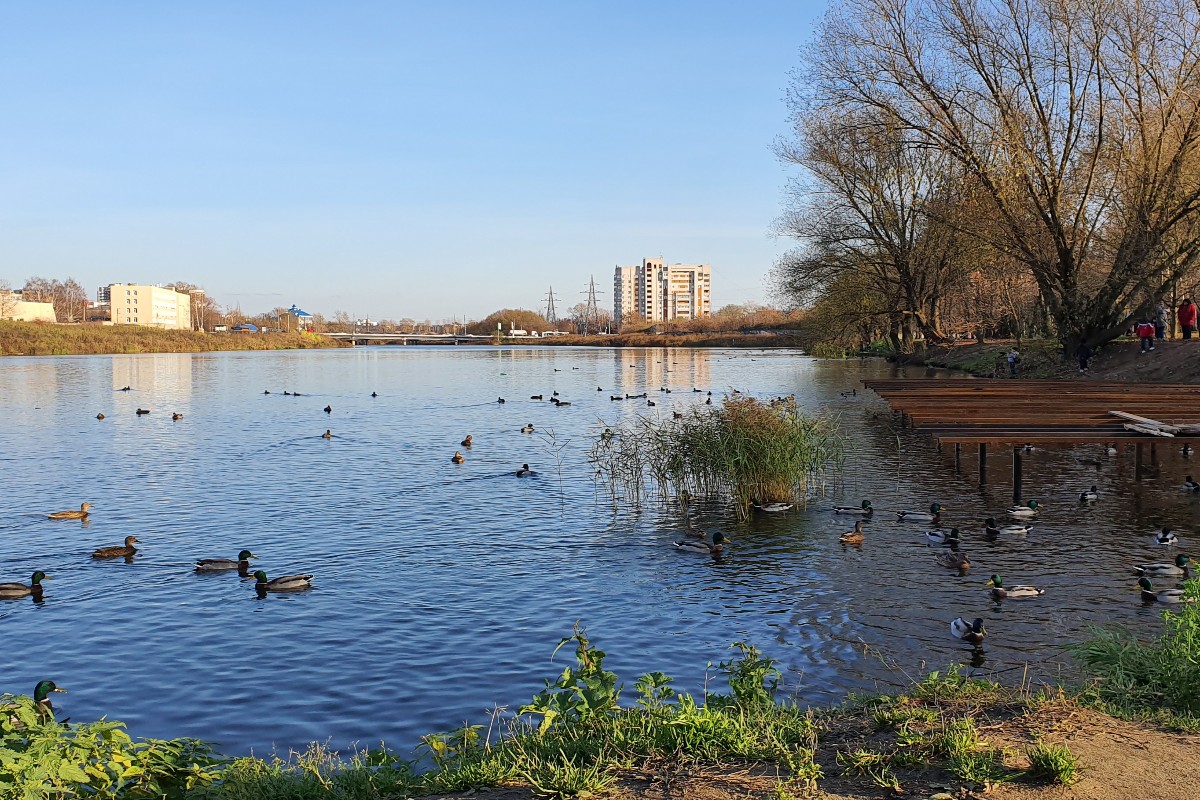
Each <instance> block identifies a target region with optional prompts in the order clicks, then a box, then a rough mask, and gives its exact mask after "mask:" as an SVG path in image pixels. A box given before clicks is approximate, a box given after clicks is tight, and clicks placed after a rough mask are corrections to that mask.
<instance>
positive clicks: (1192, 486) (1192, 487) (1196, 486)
mask: <svg viewBox="0 0 1200 800" xmlns="http://www.w3.org/2000/svg"><path fill="white" fill-rule="evenodd" d="M1183 488H1184V490H1185V491H1188V492H1200V483H1196V481H1194V480H1193V479H1192V476H1191V475H1188V476H1187V480H1186V481H1184V482H1183Z"/></svg>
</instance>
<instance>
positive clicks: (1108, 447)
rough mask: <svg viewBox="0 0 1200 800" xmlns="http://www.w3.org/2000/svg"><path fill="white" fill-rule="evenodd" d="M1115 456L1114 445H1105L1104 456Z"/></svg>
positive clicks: (1115, 448) (1115, 447)
mask: <svg viewBox="0 0 1200 800" xmlns="http://www.w3.org/2000/svg"><path fill="white" fill-rule="evenodd" d="M1116 454H1117V446H1116V445H1115V444H1106V445H1105V446H1104V455H1106V456H1115V455H1116Z"/></svg>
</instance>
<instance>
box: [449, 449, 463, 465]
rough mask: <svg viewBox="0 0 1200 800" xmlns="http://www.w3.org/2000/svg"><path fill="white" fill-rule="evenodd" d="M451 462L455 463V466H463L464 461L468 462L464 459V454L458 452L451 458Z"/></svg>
mask: <svg viewBox="0 0 1200 800" xmlns="http://www.w3.org/2000/svg"><path fill="white" fill-rule="evenodd" d="M450 460H451V461H453V462H454V463H455V464H461V463H463V462H464V461H466V459H465V458H463V454H462V453H460V452H458V451H457V450H455V451H454V455H452V456H450Z"/></svg>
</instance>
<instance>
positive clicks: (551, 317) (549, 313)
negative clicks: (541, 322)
mask: <svg viewBox="0 0 1200 800" xmlns="http://www.w3.org/2000/svg"><path fill="white" fill-rule="evenodd" d="M545 317H546V322H549V323H550V324H551V325H554V324H555V323H557V322H558V315H557V314H555V313H554V287H553V286H551V287H550V293H549V294H548V295H546V314H545Z"/></svg>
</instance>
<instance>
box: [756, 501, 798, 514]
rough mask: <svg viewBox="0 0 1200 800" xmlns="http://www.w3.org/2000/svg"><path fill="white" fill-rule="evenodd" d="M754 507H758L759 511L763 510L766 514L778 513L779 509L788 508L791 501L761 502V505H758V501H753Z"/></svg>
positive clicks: (790, 505) (785, 509) (784, 509)
mask: <svg viewBox="0 0 1200 800" xmlns="http://www.w3.org/2000/svg"><path fill="white" fill-rule="evenodd" d="M754 507H755V508H756V509H758V510H759V511H765V512H767V513H768V514H778V513H779V512H780V511H787V510H788V509H789V508H791V507H792V504H791V503H763V504H762V505H759V504H758V503H755V504H754Z"/></svg>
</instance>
